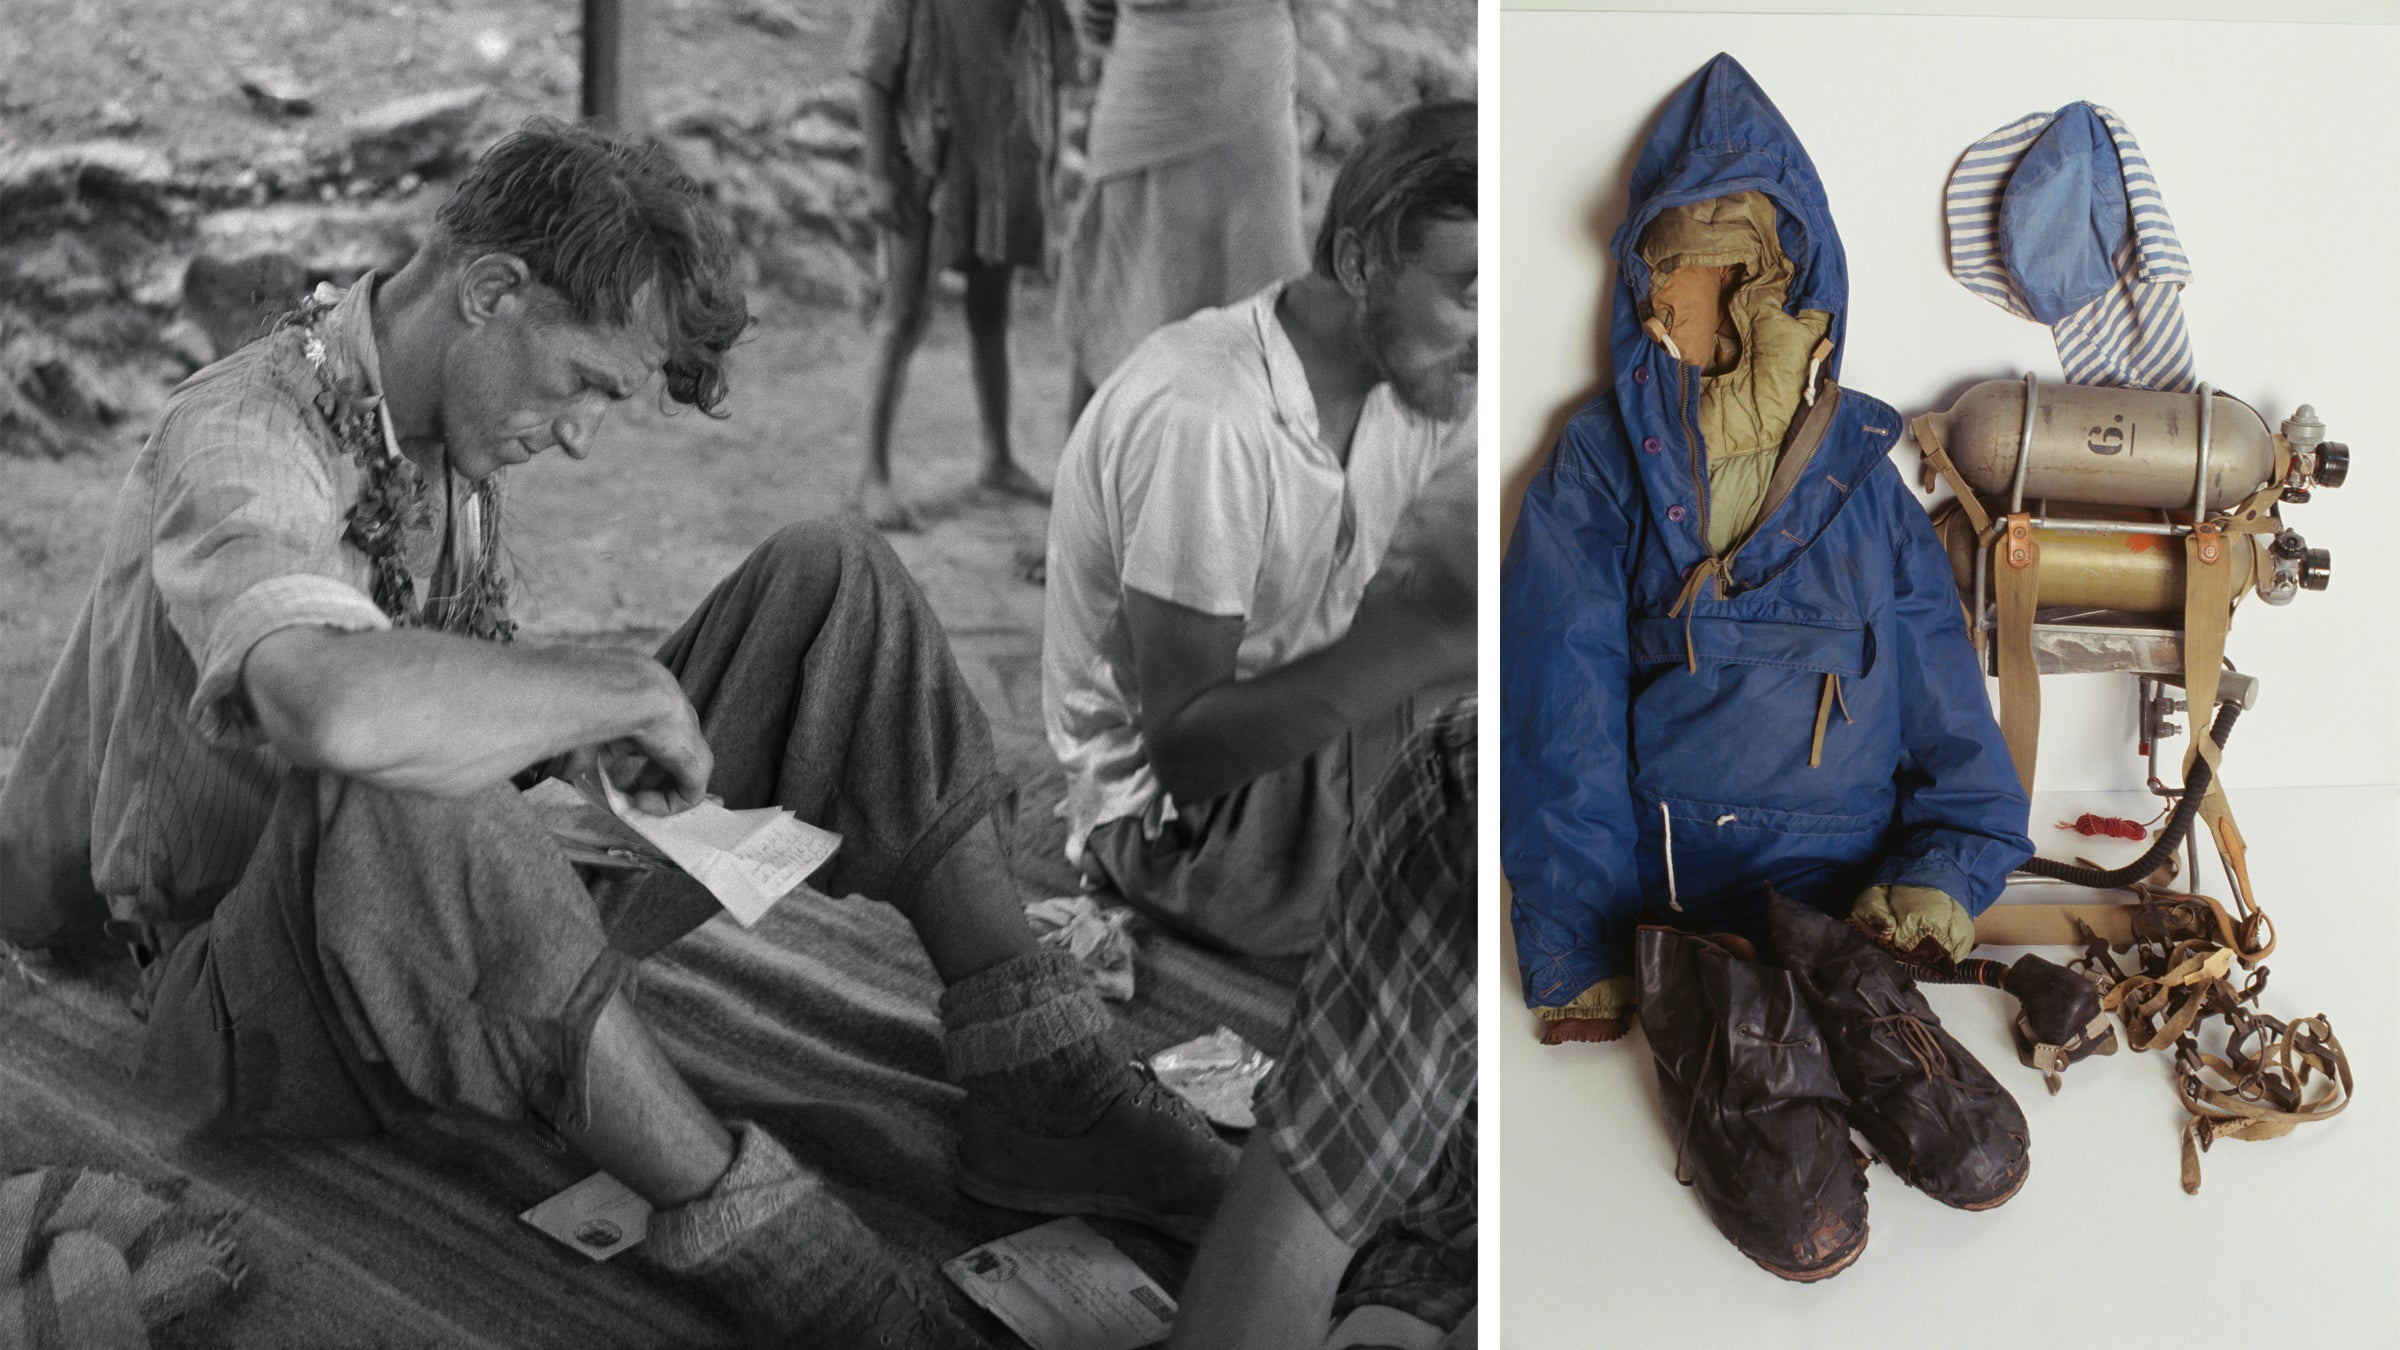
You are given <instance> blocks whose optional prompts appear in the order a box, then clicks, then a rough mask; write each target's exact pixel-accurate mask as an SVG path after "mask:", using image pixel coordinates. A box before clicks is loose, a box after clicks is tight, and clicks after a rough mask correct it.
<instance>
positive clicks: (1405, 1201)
mask: <svg viewBox="0 0 2400 1350" xmlns="http://www.w3.org/2000/svg"><path fill="white" fill-rule="evenodd" d="M1359 821H1360V823H1359V825H1358V827H1357V829H1356V830H1355V832H1354V833H1353V835H1352V842H1351V852H1350V857H1349V859H1348V860H1347V861H1346V862H1345V864H1344V865H1343V869H1342V875H1341V880H1340V881H1339V882H1338V883H1337V884H1338V891H1337V894H1336V903H1335V904H1334V906H1333V909H1332V912H1331V915H1330V917H1329V919H1328V921H1327V924H1326V929H1325V942H1324V945H1323V946H1322V947H1320V948H1319V949H1318V951H1317V954H1316V956H1315V957H1314V958H1312V959H1311V960H1310V962H1309V965H1308V973H1307V975H1306V976H1305V977H1304V978H1303V979H1302V981H1301V985H1300V992H1299V997H1298V998H1297V1000H1296V1001H1295V1002H1294V1004H1293V1007H1292V1019H1291V1024H1290V1026H1291V1029H1290V1031H1289V1032H1288V1033H1287V1035H1286V1038H1285V1041H1284V1046H1283V1056H1282V1058H1281V1059H1280V1060H1279V1061H1278V1063H1277V1064H1276V1067H1275V1070H1274V1072H1273V1073H1272V1074H1271V1075H1270V1076H1269V1077H1268V1079H1267V1081H1266V1082H1265V1083H1263V1084H1261V1085H1260V1088H1259V1093H1258V1128H1259V1129H1261V1130H1263V1131H1265V1137H1266V1138H1267V1139H1268V1140H1269V1141H1270V1143H1271V1144H1272V1146H1273V1148H1274V1151H1275V1156H1276V1157H1277V1159H1278V1160H1279V1161H1281V1162H1282V1164H1283V1169H1284V1172H1285V1174H1286V1175H1287V1176H1288V1177H1290V1178H1291V1181H1292V1184H1293V1186H1294V1187H1295V1188H1297V1189H1298V1190H1299V1191H1300V1193H1301V1194H1302V1195H1304V1196H1306V1197H1307V1198H1308V1201H1309V1203H1310V1205H1311V1206H1312V1207H1314V1208H1315V1209H1316V1211H1317V1213H1318V1215H1319V1216H1320V1217H1321V1218H1323V1219H1324V1221H1325V1225H1326V1227H1328V1228H1330V1229H1331V1230H1332V1231H1333V1233H1334V1234H1335V1236H1337V1237H1339V1238H1341V1239H1342V1240H1343V1241H1344V1242H1347V1243H1350V1244H1351V1245H1353V1246H1364V1247H1365V1250H1364V1251H1363V1252H1362V1253H1361V1254H1360V1256H1359V1258H1358V1260H1357V1262H1356V1263H1355V1264H1354V1265H1353V1266H1352V1268H1351V1272H1350V1275H1349V1277H1348V1279H1347V1280H1346V1282H1345V1287H1344V1292H1343V1295H1342V1299H1341V1301H1340V1302H1339V1303H1338V1304H1337V1310H1339V1311H1347V1310H1348V1309H1349V1308H1350V1307H1353V1306H1357V1305H1358V1304H1361V1303H1367V1302H1374V1303H1378V1304H1381V1305H1384V1306H1393V1307H1399V1308H1401V1309H1402V1310H1403V1311H1406V1312H1410V1313H1412V1314H1414V1315H1415V1316H1417V1317H1419V1318H1422V1319H1423V1320H1424V1321H1426V1322H1429V1323H1432V1324H1433V1325H1434V1326H1437V1327H1439V1328H1441V1329H1443V1330H1445V1331H1447V1330H1448V1329H1449V1328H1451V1327H1453V1326H1455V1325H1457V1323H1458V1322H1459V1321H1460V1320H1461V1319H1462V1318H1464V1317H1465V1315H1466V1313H1467V1310H1468V1309H1469V1308H1470V1307H1472V1306H1473V1304H1474V1299H1475V1232H1476V1228H1475V1147H1476V1145H1475V1064H1476V1051H1475V700H1474V699H1473V698H1472V697H1468V698H1465V699H1461V700H1460V701H1458V702H1456V703H1454V704H1452V705H1450V707H1448V708H1446V709H1444V710H1443V711H1442V712H1441V713H1440V714H1439V715H1437V716H1436V717H1435V718H1434V719H1433V721H1432V722H1430V723H1429V724H1427V726H1426V727H1425V728H1424V729H1423V730H1421V731H1419V732H1418V733H1417V735H1416V736H1415V737H1414V738H1413V739H1412V740H1411V741H1410V742H1409V744H1408V746H1407V748H1406V749H1404V750H1403V751H1402V752H1401V754H1400V757H1399V759H1398V760H1397V761H1395V763H1394V764H1393V766H1392V770H1391V772H1390V773H1389V774H1388V775H1386V777H1385V778H1384V780H1383V783H1382V785H1381V786H1380V787H1378V788H1377V789H1376V792H1375V801H1374V805H1373V807H1372V808H1370V809H1369V810H1367V811H1365V812H1362V813H1361V814H1360V817H1359Z"/></svg>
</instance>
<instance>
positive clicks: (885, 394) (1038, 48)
mask: <svg viewBox="0 0 2400 1350" xmlns="http://www.w3.org/2000/svg"><path fill="white" fill-rule="evenodd" d="M1073 44H1074V35H1073V34H1072V33H1071V32H1070V31H1069V30H1068V28H1067V22H1066V16H1065V14H1064V12H1063V11H1062V10H1061V9H1060V8H1059V7H1058V5H1057V3H1056V0H940V3H936V0H873V7H872V8H871V9H870V10H869V11H868V12H867V15H866V19H865V22H864V23H862V24H861V25H860V28H859V35H858V40H857V42H856V45H855V46H854V48H853V50H852V54H851V62H850V72H851V74H852V75H853V76H855V77H856V78H857V80H858V124H859V132H860V136H861V138H862V140H863V141H864V143H865V154H866V164H865V169H866V179H867V185H868V191H869V192H870V193H871V194H872V200H871V203H870V209H871V211H872V212H873V214H874V216H875V218H876V220H877V221H878V222H879V223H880V224H881V225H882V227H883V298H882V302H881V308H880V310H879V312H878V314H877V317H876V333H875V350H874V354H873V356H872V357H871V358H870V361H871V364H870V367H869V371H870V374H869V381H870V383H869V389H868V395H867V413H866V428H865V440H864V443H863V446H862V451H863V458H862V461H861V463H860V468H859V479H858V483H857V485H856V486H855V487H854V488H853V489H852V491H851V501H852V503H853V504H854V505H856V506H857V507H858V508H859V510H860V511H862V512H863V513H865V515H866V516H867V518H868V519H869V520H871V521H873V522H874V524H875V525H876V526H877V527H878V528H880V529H887V530H905V529H911V528H913V527H914V521H913V520H912V519H911V518H910V516H909V513H908V508H907V507H905V506H903V505H902V504H901V502H900V499H899V498H898V497H897V496H896V495H894V493H893V492H892V457H891V451H892V444H891V443H892V417H893V414H894V413H895V412H896V411H897V410H898V408H899V404H900V392H901V388H902V386H903V385H904V384H905V383H906V381H907V376H908V363H909V360H910V358H911V357H913V356H914V355H915V354H916V350H917V344H918V342H919V341H920V340H921V339H922V338H923V337H924V336H925V322H926V318H927V314H926V308H925V304H926V292H927V289H928V287H929V285H930V283H931V282H932V280H933V277H934V275H935V274H936V273H938V272H941V271H943V270H945V269H949V268H956V269H957V270H958V271H959V272H960V273H961V274H962V275H963V276H964V277H965V278H966V318H967V340H968V344H969V348H970V353H971V361H972V364H973V368H974V373H975V405H976V413H977V415H978V417H979V419H980V420H981V422H982V429H983V468H982V471H981V473H980V474H979V475H978V476H977V480H976V481H978V482H979V483H981V484H982V485H983V486H985V487H987V488H991V489H993V490H995V491H998V492H1004V493H1007V494H1009V495H1011V496H1017V497H1024V498H1028V499H1030V500H1033V501H1047V500H1049V493H1048V491H1047V490H1046V489H1044V488H1043V487H1042V485H1041V484H1040V483H1039V482H1037V481H1036V480H1035V479H1034V477H1033V475H1031V474H1029V473H1027V472H1026V471H1025V469H1024V466H1022V465H1020V464H1018V463H1017V461H1016V458H1015V456H1014V455H1013V454H1012V453H1011V452H1010V449H1009V443H1008V393H1009V390H1008V385H1009V376H1008V310H1009V285H1010V282H1011V280H1012V273H1013V271H1014V269H1016V268H1019V267H1031V268H1036V269H1038V268H1040V267H1041V266H1042V265H1043V262H1044V257H1045V247H1046V242H1047V233H1046V231H1047V227H1048V221H1049V195H1050V183H1051V179H1052V174H1053V171H1054V170H1055V168H1056V166H1057V161H1058V85H1059V80H1060V77H1061V72H1062V69H1063V68H1064V67H1065V65H1066V64H1067V63H1068V62H1069V61H1071V60H1072V57H1073Z"/></svg>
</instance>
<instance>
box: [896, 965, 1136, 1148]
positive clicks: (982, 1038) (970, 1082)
mask: <svg viewBox="0 0 2400 1350" xmlns="http://www.w3.org/2000/svg"><path fill="white" fill-rule="evenodd" d="M942 1031H943V1043H944V1047H945V1048H946V1049H947V1050H948V1052H949V1059H950V1079H951V1081H952V1082H954V1083H957V1084H958V1085H959V1086H960V1087H963V1088H965V1089H966V1090H967V1092H968V1094H969V1095H970V1096H972V1097H974V1098H975V1099H976V1100H977V1101H979V1102H981V1103H983V1104H984V1105H986V1106H988V1107H989V1108H990V1109H991V1110H992V1111H993V1113H994V1114H996V1115H998V1116H999V1117H1000V1118H1001V1119H1002V1120H1004V1121H1006V1122H1007V1123H1009V1124H1011V1125H1014V1126H1016V1127H1017V1128H1018V1129H1021V1130H1026V1131H1029V1132H1031V1133H1034V1134H1044V1135H1050V1136H1052V1137H1064V1136H1067V1135H1073V1134H1081V1133H1082V1132H1083V1131H1085V1130H1087V1129H1089V1128H1091V1125H1092V1122H1094V1121H1096V1120H1098V1119H1099V1118H1100V1115H1101V1113H1102V1112H1104V1111H1106V1110H1107V1109H1108V1104H1109V1103H1110V1102H1112V1101H1114V1100H1116V1098H1117V1097H1118V1096H1119V1095H1120V1094H1121V1093H1122V1092H1123V1091H1124V1090H1125V1089H1126V1088H1127V1087H1128V1086H1130V1085H1131V1083H1132V1079H1131V1076H1130V1075H1129V1073H1128V1072H1127V1070H1126V1061H1127V1060H1128V1059H1130V1058H1132V1056H1131V1055H1129V1054H1127V1053H1126V1050H1125V1047H1124V1045H1123V1043H1122V1042H1121V1041H1120V1040H1119V1038H1118V1036H1117V1032H1116V1024H1115V1022H1114V1021H1113V1020H1111V1019H1110V1017H1109V1015H1108V1009H1107V1008H1106V1007H1104V1006H1102V1005H1101V1002H1100V996H1099V994H1097V993H1095V992H1093V990H1092V986H1091V982H1090V981H1089V980H1087V979H1086V978H1085V977H1084V974H1083V968H1082V967H1081V966H1080V965H1078V964H1077V963H1076V961H1075V958H1074V957H1072V956H1070V955H1068V954H1067V953H1065V952H1057V951H1039V952H1033V953H1031V954H1029V955H1025V956H1019V957H1014V958H1012V959H1010V960H1007V961H1003V962H1001V963H1000V964H999V965H996V966H993V967H992V968H990V969H989V970H984V971H979V972H977V973H975V974H973V975H970V976H968V977H967V978H966V979H963V980H960V981H959V982H958V983H956V984H954V985H952V986H950V987H949V988H948V989H945V990H943V991H942Z"/></svg>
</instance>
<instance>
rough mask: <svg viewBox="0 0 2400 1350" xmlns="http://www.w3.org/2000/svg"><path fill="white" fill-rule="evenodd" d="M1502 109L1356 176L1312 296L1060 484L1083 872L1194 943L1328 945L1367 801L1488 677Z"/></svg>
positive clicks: (1086, 421)
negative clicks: (1438, 693) (1391, 767)
mask: <svg viewBox="0 0 2400 1350" xmlns="http://www.w3.org/2000/svg"><path fill="white" fill-rule="evenodd" d="M1475 167H1476V159H1475V108H1474V105H1473V104H1471V103H1463V102H1451V103H1439V104H1427V105H1423V106H1420V107H1417V108H1414V109H1411V110H1409V111H1408V112H1405V113H1402V114H1400V115H1399V116H1397V117H1395V118H1393V119H1392V120H1391V121H1390V122H1387V123H1386V124H1384V125H1383V126H1382V127H1380V128H1378V129H1377V130H1376V131H1375V132H1374V133H1372V134H1371V135H1369V136H1368V137H1367V138H1366V140H1365V141H1363V142H1362V143H1361V144H1360V145H1359V147H1358V148H1357V149H1356V150H1355V151H1353V152H1352V154H1351V156H1350V158H1349V159H1348V161H1346V162H1345V163H1344V164H1343V166H1342V170H1341V173H1340V175H1339V176H1338V177H1337V179H1336V180H1335V183H1334V186H1333V191H1332V194H1331V196H1330V199H1329V200H1328V202H1327V205H1326V215H1325V222H1324V225H1323V227H1322V228H1321V229H1320V231H1319V233H1318V237H1317V242H1316V258H1315V265H1314V268H1313V270H1312V271H1310V272H1309V273H1308V274H1307V275H1305V276H1302V277H1298V278H1295V279H1293V280H1291V281H1287V282H1281V283H1278V284H1277V285H1275V286H1271V287H1269V288H1268V289H1267V290H1265V291H1263V292H1261V293H1260V294H1258V295H1256V296H1254V297H1252V298H1250V299H1249V300H1246V301H1243V302H1241V303H1239V304H1235V305H1230V306H1227V307H1225V308H1223V309H1213V310H1204V311H1202V312H1201V313H1198V314H1195V315H1193V316H1192V317H1190V318H1188V319H1185V320H1183V321H1181V322H1179V323H1174V324H1170V325H1168V326H1167V327H1165V328H1162V329H1160V330H1159V331H1158V332H1156V333H1154V334H1153V335H1151V337H1149V338H1148V339H1147V340H1146V341H1144V342H1143V343H1142V345H1141V346H1139V347H1137V348H1136V349H1135V350H1134V352H1133V354H1132V355H1131V356H1130V357H1128V358H1127V359H1126V361H1125V362H1124V364H1123V365H1121V366H1119V367H1118V369H1117V371H1116V373H1115V374H1114V375H1113V376H1111V377H1110V379H1109V380H1108V382H1107V383H1106V384H1104V385H1103V386H1102V387H1101V388H1100V391H1099V392H1098V394H1097V395H1095V396H1094V398H1093V400H1092V403H1091V405H1090V406H1089V408H1087V409H1086V411H1085V413H1084V415H1083V418H1082V419H1081V420H1080V421H1079V422H1078V423H1077V424H1076V427H1075V432H1074V435H1073V436H1072V437H1070V438H1069V440H1068V442H1067V447H1066V451H1065V453H1064V454H1063V455H1062V456H1061V457H1060V460H1059V468H1058V477H1057V486H1056V489H1055V494H1054V499H1053V500H1054V505H1053V508H1052V513H1051V518H1050V552H1049V572H1048V578H1049V579H1048V584H1049V597H1048V615H1047V620H1046V623H1045V625H1044V633H1043V651H1042V712H1043V719H1044V722H1045V724H1046V725H1047V727H1048V730H1049V735H1050V745H1051V748H1052V750H1054V751H1055V752H1056V753H1057V755H1058V757H1059V760H1060V763H1061V764H1062V765H1063V766H1064V767H1065V769H1066V777H1067V796H1066V801H1065V803H1064V805H1063V806H1062V807H1061V813H1062V814H1064V815H1065V816H1066V817H1067V820H1068V836H1067V854H1068V857H1069V858H1070V859H1071V860H1072V861H1075V862H1077V863H1078V864H1080V865H1081V866H1082V867H1083V869H1084V872H1085V874H1086V875H1087V876H1088V877H1090V878H1092V879H1093V880H1094V881H1099V882H1105V883H1107V884H1109V885H1112V886H1113V887H1114V888H1115V889H1116V890H1117V891H1118V892H1119V893H1121V894H1122V895H1123V896H1124V897H1125V898H1126V899H1127V900H1128V901H1130V902H1132V903H1133V904H1134V905H1136V906H1137V907H1139V908H1141V909H1143V910H1145V911H1147V912H1149V913H1151V914H1153V915H1155V916H1157V917H1159V918H1161V919H1163V920H1165V921H1167V922H1169V923H1171V924H1173V925H1175V926H1176V927H1178V928H1180V929H1182V930H1184V931H1186V932H1189V933H1192V934H1195V935H1197V936H1200V937H1202V938H1205V939H1208V940H1211V941H1214V942H1216V943H1219V944H1221V945H1224V946H1228V947H1232V948H1235V949H1237V950H1241V951H1245V952H1252V953H1261V954H1282V953H1290V952H1296V951H1300V950H1303V949H1304V948H1305V947H1306V946H1307V945H1308V944H1309V943H1310V942H1311V941H1312V940H1313V938H1314V937H1315V935H1316V933H1317V930H1318V928H1319V926H1320V925H1319V920H1320V918H1321V917H1322V910H1323V904H1324V897H1325V896H1326V895H1327V894H1329V893H1330V891H1331V882H1332V880H1333V875H1334V872H1335V871H1336V869H1337V868H1338V867H1339V865H1340V860H1341V856H1342V845H1343V841H1344V838H1345V836H1346V835H1347V833H1348V830H1349V825H1350V819H1351V815H1352V803H1353V795H1354V793H1363V792H1364V791H1365V790H1366V788H1367V787H1369V786H1371V784H1372V782H1373V778H1374V774H1375V772H1376V771H1377V770H1378V769H1380V767H1381V761H1382V759H1383V758H1384V757H1385V756H1388V754H1389V752H1390V750H1391V748H1393V747H1394V746H1396V745H1397V743H1398V740H1399V738H1400V735H1401V733H1402V732H1404V731H1405V721H1406V719H1407V718H1408V716H1409V710H1410V707H1411V703H1412V700H1413V699H1414V697H1415V696H1416V695H1417V694H1419V693H1421V692H1424V691H1427V690H1431V689H1435V688H1438V687H1445V686H1463V684H1464V683H1465V682H1467V681H1469V680H1471V679H1472V677H1473V672H1474V662H1475V640H1474V561H1473V550H1474V537H1475V536H1474V479H1473V465H1474V459H1475V431H1474V416H1473V399H1474V380H1475V277H1476V264H1475V210H1476V205H1475V203H1476V197H1475Z"/></svg>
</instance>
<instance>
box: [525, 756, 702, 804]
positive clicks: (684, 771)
mask: <svg viewBox="0 0 2400 1350" xmlns="http://www.w3.org/2000/svg"><path fill="white" fill-rule="evenodd" d="M694 739H695V741H696V743H697V748H698V752H699V753H698V755H697V757H696V758H695V757H694V756H693V755H691V754H690V753H688V752H687V753H683V754H680V755H677V754H672V753H671V752H667V751H666V748H665V747H663V746H649V745H645V744H644V743H643V742H642V741H641V740H640V739H638V738H635V737H631V736H628V737H625V738H623V739H621V740H614V741H609V742H607V743H606V744H603V745H587V746H585V747H583V748H582V749H580V750H574V751H570V752H568V753H567V754H566V755H564V756H562V757H561V758H560V760H559V762H558V763H557V764H556V765H554V766H553V768H552V770H551V772H552V773H553V775H554V776H556V777H559V778H563V779H565V780H566V781H567V782H568V783H570V784H572V785H574V786H575V787H576V788H577V789H579V790H581V791H582V793H583V794H584V796H585V797H587V798H589V799H590V800H592V801H594V802H600V803H605V802H606V801H607V799H608V794H607V793H606V792H605V791H604V790H603V789H602V788H601V786H600V775H601V774H604V773H605V774H606V775H608V781H609V782H611V783H614V784H615V785H616V786H617V789H618V791H620V792H623V793H624V794H625V796H626V800H628V801H630V802H631V803H632V804H633V808H634V809H635V810H637V811H640V812H642V813H644V814H646V815H653V816H672V815H676V814H679V813H681V812H684V811H688V810H690V809H692V808H693V807H695V806H698V805H699V804H700V803H701V802H703V801H705V800H707V799H708V771H709V767H710V759H709V753H708V744H707V742H705V741H698V740H697V738H696V737H695V738H694Z"/></svg>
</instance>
